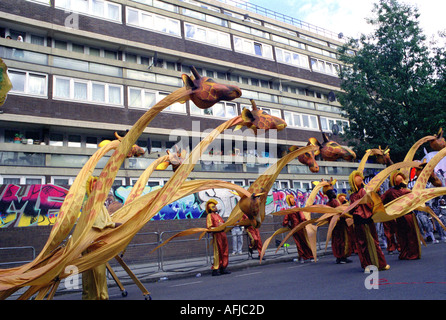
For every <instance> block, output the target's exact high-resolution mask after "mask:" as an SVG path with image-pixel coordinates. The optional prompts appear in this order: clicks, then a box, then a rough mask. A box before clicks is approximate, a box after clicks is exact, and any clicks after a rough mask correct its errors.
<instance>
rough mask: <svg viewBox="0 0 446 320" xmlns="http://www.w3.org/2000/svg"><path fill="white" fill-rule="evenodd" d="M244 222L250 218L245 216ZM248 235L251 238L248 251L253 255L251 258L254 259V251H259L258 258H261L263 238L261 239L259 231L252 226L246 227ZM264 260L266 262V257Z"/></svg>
mask: <svg viewBox="0 0 446 320" xmlns="http://www.w3.org/2000/svg"><path fill="white" fill-rule="evenodd" d="M242 220H248V216H247V215H246V214H244V215H243V218H242ZM246 233H247V234H248V237H249V243H248V251H249V253H250V254H251V258H253V257H252V254H253V252H254V250H257V252H258V253H259V257H258V258H260V255H261V253H262V248H263V243H262V238H261V237H260V231H259V229H258V228H254V227H253V226H252V225H249V226H247V227H246ZM253 259H254V258H253ZM263 260H266V259H265V257H263Z"/></svg>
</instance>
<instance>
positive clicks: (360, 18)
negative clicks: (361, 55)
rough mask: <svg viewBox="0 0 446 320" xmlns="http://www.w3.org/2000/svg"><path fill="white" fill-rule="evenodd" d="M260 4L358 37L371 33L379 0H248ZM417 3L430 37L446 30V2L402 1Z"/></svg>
mask: <svg viewBox="0 0 446 320" xmlns="http://www.w3.org/2000/svg"><path fill="white" fill-rule="evenodd" d="M248 2H251V3H253V4H256V5H258V6H261V7H264V8H267V9H270V10H273V11H276V12H280V13H283V14H286V15H288V16H291V17H293V18H297V19H300V20H302V21H305V22H308V23H311V24H314V25H316V26H318V27H322V28H325V29H328V30H329V31H332V32H334V33H340V32H342V33H344V35H346V36H350V37H354V38H357V37H358V36H359V35H360V34H361V33H364V34H368V33H370V32H371V30H372V29H371V26H370V25H369V24H367V22H366V20H365V19H366V18H370V17H372V12H371V11H372V8H373V4H374V3H378V0H274V1H273V0H248ZM400 3H405V4H410V5H416V6H417V7H418V9H419V13H420V18H419V21H420V26H421V28H423V31H424V34H425V35H426V36H427V38H428V39H430V38H431V36H432V35H435V36H436V35H437V32H438V31H440V30H445V29H446V19H445V18H444V16H445V13H446V1H443V0H400Z"/></svg>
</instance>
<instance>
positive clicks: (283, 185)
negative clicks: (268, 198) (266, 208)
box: [273, 180, 290, 190]
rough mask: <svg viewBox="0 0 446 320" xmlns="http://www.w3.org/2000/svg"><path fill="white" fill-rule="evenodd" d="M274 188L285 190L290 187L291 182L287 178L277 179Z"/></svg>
mask: <svg viewBox="0 0 446 320" xmlns="http://www.w3.org/2000/svg"><path fill="white" fill-rule="evenodd" d="M273 188H274V189H276V190H284V189H289V188H290V182H289V181H287V180H276V181H274V185H273Z"/></svg>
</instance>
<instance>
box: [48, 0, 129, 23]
mask: <svg viewBox="0 0 446 320" xmlns="http://www.w3.org/2000/svg"><path fill="white" fill-rule="evenodd" d="M54 5H55V7H56V8H62V9H65V10H66V11H69V12H71V11H74V12H79V13H83V14H87V15H92V16H94V17H98V18H102V19H107V20H111V21H114V22H122V18H121V5H120V4H117V3H113V2H109V1H105V0H55V4H54Z"/></svg>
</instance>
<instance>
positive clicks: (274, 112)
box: [240, 104, 282, 118]
mask: <svg viewBox="0 0 446 320" xmlns="http://www.w3.org/2000/svg"><path fill="white" fill-rule="evenodd" d="M240 107H241V108H242V110H243V109H245V108H246V109H249V110H251V106H250V105H247V104H242V105H241V106H240ZM257 109H260V110H263V111H264V112H266V113H268V114H270V115H272V116H274V117H278V118H282V114H281V112H280V110H279V109H271V108H265V107H260V106H257Z"/></svg>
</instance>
